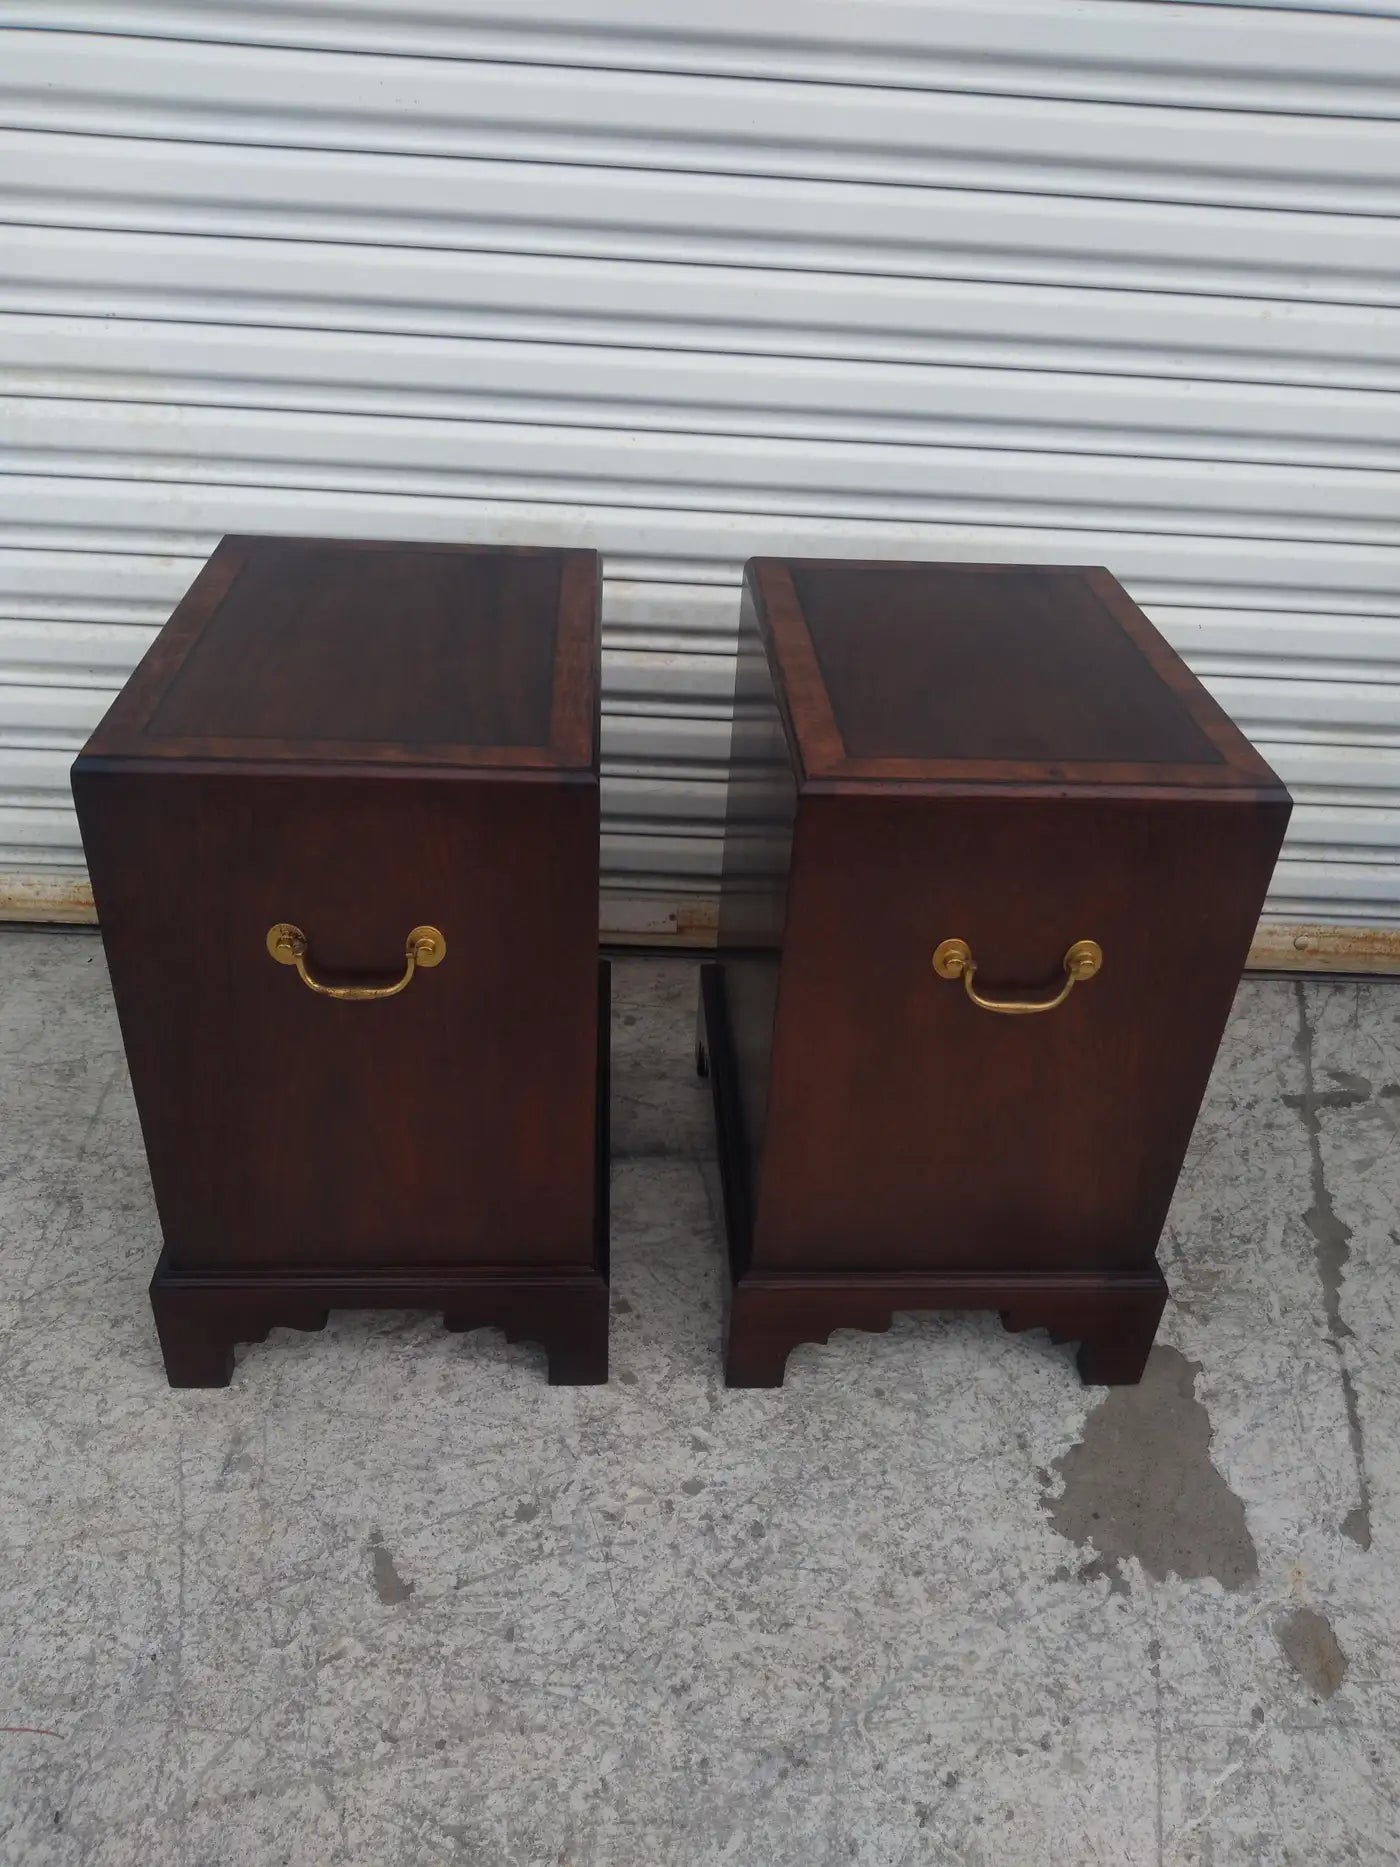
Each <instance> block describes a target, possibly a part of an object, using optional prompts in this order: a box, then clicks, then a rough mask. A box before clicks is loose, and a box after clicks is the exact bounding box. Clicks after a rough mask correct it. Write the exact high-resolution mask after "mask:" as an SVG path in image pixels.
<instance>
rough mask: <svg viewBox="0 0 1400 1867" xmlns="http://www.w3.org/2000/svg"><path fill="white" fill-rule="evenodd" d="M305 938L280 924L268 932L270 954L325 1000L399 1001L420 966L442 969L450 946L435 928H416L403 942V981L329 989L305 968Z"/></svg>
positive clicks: (329, 987)
mask: <svg viewBox="0 0 1400 1867" xmlns="http://www.w3.org/2000/svg"><path fill="white" fill-rule="evenodd" d="M306 948H307V939H306V935H305V934H304V933H303V932H302V931H301V929H300V927H294V926H293V925H292V923H291V922H290V921H278V922H277V923H276V925H275V926H273V927H269V928H268V930H267V950H268V952H269V953H270V954H271V955H272V957H273V958H274V959H275V960H276V961H277V964H278V965H279V966H295V967H296V969H297V977H298V978H299V979H300V980H301V982H302V984H303V985H304V986H307V987H308V988H309V989H310V990H311V991H313V992H319V993H320V994H321V996H322V997H323V998H343V999H351V1000H359V1001H363V1000H365V999H371V998H396V997H397V996H398V994H399V993H400V992H402V991H405V990H406V989H407V987H408V985H409V982H410V981H411V980H412V978H413V975H414V973H415V972H416V971H417V969H418V968H419V967H420V966H440V965H441V964H442V962H443V960H444V959H445V958H446V957H447V942H446V940H444V939H443V937H442V935H441V934H440V933H439V932H438V930H437V928H436V927H415V928H414V929H413V932H412V933H411V934H410V935H409V936H408V939H407V940H406V941H405V942H404V962H405V963H404V970H403V977H402V978H400V979H392V980H391V981H390V982H389V984H388V985H327V984H326V983H325V981H324V980H323V979H313V978H312V976H311V972H310V970H309V968H308V967H307V964H306Z"/></svg>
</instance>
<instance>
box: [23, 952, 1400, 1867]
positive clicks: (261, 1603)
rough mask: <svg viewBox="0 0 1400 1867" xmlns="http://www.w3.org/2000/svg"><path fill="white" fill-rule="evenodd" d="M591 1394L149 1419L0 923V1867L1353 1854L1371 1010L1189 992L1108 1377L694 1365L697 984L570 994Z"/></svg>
mask: <svg viewBox="0 0 1400 1867" xmlns="http://www.w3.org/2000/svg"><path fill="white" fill-rule="evenodd" d="M614 1004H615V1010H614V1033H613V1041H614V1059H615V1061H614V1079H615V1092H614V1134H615V1141H616V1149H617V1161H616V1165H615V1169H614V1185H613V1207H614V1243H613V1256H614V1305H613V1307H614V1324H613V1370H614V1379H613V1381H612V1382H611V1384H610V1385H609V1386H608V1387H607V1388H575V1389H570V1388H550V1387H548V1386H546V1384H545V1382H544V1378H543V1357H542V1356H541V1355H540V1354H539V1353H538V1351H536V1350H534V1349H531V1348H529V1347H528V1346H517V1347H509V1346H507V1345H506V1344H505V1343H504V1342H503V1341H502V1339H501V1338H500V1337H499V1336H498V1335H496V1334H493V1333H492V1332H490V1331H479V1332H477V1333H474V1334H472V1335H470V1336H466V1337H453V1336H448V1335H447V1334H445V1333H444V1332H443V1331H442V1330H441V1329H440V1328H438V1327H437V1326H436V1324H435V1323H434V1322H433V1321H431V1320H428V1319H424V1318H421V1317H413V1316H403V1315H391V1316H379V1317H368V1316H356V1315H344V1316H337V1317H334V1318H333V1319H332V1321H331V1324H330V1326H329V1328H328V1329H327V1330H326V1331H325V1333H324V1334H322V1335H310V1336H303V1335H299V1334H296V1333H293V1332H289V1331H278V1332H276V1333H275V1334H274V1335H273V1336H272V1337H271V1338H270V1340H269V1341H268V1342H266V1343H263V1344H260V1345H257V1346H256V1347H252V1348H249V1349H247V1350H244V1351H242V1353H241V1355H240V1359H239V1366H238V1370H237V1372H236V1374H235V1377H234V1384H233V1386H232V1387H231V1388H230V1389H229V1390H228V1391H227V1392H224V1393H214V1394H198V1393H195V1394H172V1393H171V1392H170V1391H169V1390H168V1389H167V1388H166V1387H165V1385H164V1382H163V1380H162V1377H161V1372H160V1365H159V1359H158V1356H157V1352H156V1343H155V1337H154V1332H153V1330H152V1327H151V1323H150V1316H149V1311H148V1309H147V1306H146V1299H145V1285H146V1281H147V1279H148V1277H149V1274H150V1269H151V1265H152V1263H153V1262H154V1259H155V1255H156V1250H157V1234H156V1229H155V1221H154V1215H153V1212H152V1209H151V1204H150V1194H149V1187H148V1184H147V1180H146V1173H145V1166H144V1161H143V1157H142V1153H141V1147H140V1139H139V1134H138V1130H137V1126H136V1120H135V1113H134V1110H133V1107H132V1104H131V1098H130V1093H129V1089H128V1085H127V1081H126V1074H125V1069H124V1065H123V1062H122V1057H121V1048H120V1043H119V1040H118V1036H117V1030H116V1023H115V1019H114V1017H113V1014H112V1010H111V1004H110V999H109V997H108V994H107V988H106V979H105V974H104V970H103V965H102V955H101V947H100V945H99V943H98V942H97V940H96V939H95V937H93V936H92V935H90V934H86V933H80V932H74V933H67V934H64V933H50V932H41V931H38V930H23V929H15V930H7V931H0V1506H2V1507H3V1510H2V1513H0V1537H3V1539H4V1558H5V1559H4V1563H3V1566H2V1567H0V1726H3V1727H4V1728H3V1729H2V1730H0V1861H3V1862H6V1863H10V1862H23V1863H25V1864H26V1867H31V1864H32V1867H78V1864H80V1863H81V1864H82V1867H87V1864H88V1863H101V1864H103V1867H107V1864H111V1867H116V1864H117V1863H120V1864H122V1867H127V1864H128V1863H131V1864H134V1863H140V1864H141V1867H166V1864H167V1863H169V1864H170V1867H177V1864H178V1867H212V1864H213V1863H218V1867H245V1864H247V1867H264V1864H265V1863H272V1862H277V1863H286V1864H287V1867H326V1864H328V1863H329V1864H337V1863H357V1864H358V1863H372V1864H373V1867H400V1864H401V1863H419V1862H424V1863H436V1862H471V1863H478V1862H479V1863H489V1864H490V1867H497V1864H501V1867H516V1864H519V1867H546V1864H548V1867H561V1864H563V1867H569V1864H572V1867H634V1864H636V1867H643V1864H644V1867H672V1864H675V1867H691V1864H692V1863H694V1864H696V1867H711V1864H714V1867H719V1864H721V1863H738V1864H739V1867H750V1864H753V1867H759V1864H761V1867H799V1864H800V1867H824V1864H826V1863H848V1862H855V1863H858V1864H864V1867H911V1864H913V1863H924V1862H930V1863H945V1862H946V1863H961V1864H963V1867H991V1864H992V1863H996V1867H1021V1864H1022V1863H1024V1864H1025V1867H1043V1863H1045V1862H1046V1861H1055V1862H1063V1863H1065V1864H1066V1867H1075V1864H1077V1863H1080V1862H1085V1863H1088V1862H1102V1863H1107V1864H1108V1867H1137V1864H1138V1863H1144V1864H1150V1867H1167V1864H1170V1867H1226V1864H1227V1863H1236V1862H1238V1863H1265V1864H1267V1867H1284V1864H1285V1863H1300V1864H1301V1863H1307V1864H1308V1867H1312V1864H1314V1863H1319V1862H1333V1861H1337V1862H1344V1861H1345V1862H1360V1863H1377V1862H1386V1861H1400V1816H1398V1815H1397V1802H1398V1800H1400V1743H1397V1737H1398V1736H1400V1561H1398V1560H1397V1530H1398V1529H1400V1453H1397V1447H1400V1281H1398V1280H1397V1267H1398V1257H1397V1254H1398V1253H1400V1245H1398V1244H1397V1239H1396V1229H1397V1213H1400V1148H1398V1147H1397V1145H1396V1136H1397V1124H1400V1094H1397V1091H1396V1088H1395V1085H1396V1084H1397V1082H1400V986H1395V985H1388V984H1376V985H1370V986H1356V985H1352V984H1311V983H1308V984H1303V985H1295V984H1293V983H1275V982H1267V981H1252V982H1249V983H1246V984H1245V985H1244V986H1243V987H1242V988H1241V991H1240V994H1239V998H1238V1001H1237V1004H1236V1007H1235V1012H1234V1016H1233V1018H1232V1021H1231V1025H1230V1029H1229V1032H1228V1034H1227V1037H1226V1042H1225V1046H1224V1050H1223V1052H1222V1056H1221V1060H1220V1065H1219V1067H1218V1069H1217V1071H1216V1074H1215V1077H1214V1080H1213V1082H1212V1085H1211V1089H1210V1092H1209V1095H1208V1097H1207V1101H1206V1106H1205V1108H1204V1110H1203V1112H1202V1116H1201V1121H1200V1124H1199V1126H1198V1129H1197V1133H1196V1137H1195V1141H1194V1143H1193V1146H1192V1150H1191V1154H1190V1157H1189V1160H1188V1163H1187V1167H1186V1172H1185V1174H1184V1176H1183V1180H1182V1184H1181V1187H1180V1190H1179V1193H1178V1196H1177V1199H1176V1201H1175V1204H1174V1205H1173V1208H1172V1214H1171V1219H1170V1222H1169V1226H1168V1230H1167V1233H1166V1235H1165V1237H1164V1239H1163V1246H1162V1259H1163V1263H1164V1267H1165V1269H1166V1271H1167V1274H1168V1277H1169V1279H1170V1280H1171V1282H1172V1286H1173V1291H1174V1300H1173V1302H1172V1303H1171V1305H1170V1306H1169V1307H1168V1311H1167V1315H1166V1318H1165V1320H1164V1324H1163V1329H1162V1333H1161V1336H1160V1338H1159V1341H1160V1346H1159V1349H1158V1351H1157V1353H1156V1354H1155V1355H1154V1358H1153V1364H1152V1370H1151V1375H1150V1378H1149V1381H1148V1383H1147V1384H1146V1385H1145V1386H1144V1388H1142V1389H1141V1390H1138V1392H1137V1393H1135V1394H1134V1393H1131V1392H1128V1391H1122V1392H1115V1393H1110V1394H1105V1392H1104V1390H1102V1389H1100V1390H1086V1389H1083V1388H1081V1387H1080V1386H1079V1384H1078V1382H1077V1379H1076V1377H1075V1375H1074V1371H1073V1365H1072V1358H1071V1352H1070V1350H1068V1349H1065V1348H1054V1347H1052V1346H1051V1345H1050V1343H1049V1342H1048V1341H1047V1340H1046V1338H1045V1337H1044V1335H1043V1334H1031V1335H1028V1336H1015V1337H1012V1336H1007V1335H1005V1334H1004V1333H1003V1332H1002V1330H1001V1329H1000V1328H999V1327H998V1325H997V1323H996V1322H995V1320H994V1319H993V1318H991V1317H983V1316H972V1317H906V1318H901V1319H900V1320H899V1321H898V1322H897V1323H896V1325H895V1327H894V1328H893V1329H892V1330H891V1332H890V1333H889V1335H887V1336H867V1335H861V1334H855V1333H838V1334H837V1335H836V1336H835V1337H834V1338H833V1340H832V1342H831V1344H830V1345H829V1346H827V1347H823V1348H815V1347H810V1348H803V1349H799V1350H798V1351H797V1352H796V1353H795V1354H794V1356H793V1357H792V1361H791V1364H790V1371H789V1376H788V1382H787V1385H786V1387H784V1388H783V1389H782V1390H781V1391H780V1392H778V1393H765V1392H757V1393H734V1394H730V1393H727V1392H726V1391H725V1390H724V1389H723V1388H722V1386H721V1385H720V1382H719V1372H718V1367H719V1364H718V1340H719V1328H720V1313H721V1312H720V1299H721V1290H720V1253H719V1248H718V1242H717V1238H716V1232H715V1212H716V1189H715V1187H714V1182H713V1169H712V1166H711V1164H710V1162H711V1156H710V1143H709V1124H708V1112H707V1109H706V1105H705V1098H704V1092H703V1089H702V1088H701V1086H700V1085H698V1084H697V1083H696V1082H695V1081H694V1080H693V1078H692V1077H691V1075H690V1068H691V1047H692V1033H693V1010H694V972H693V968H692V967H690V966H689V965H687V964H685V963H684V962H681V961H674V962H671V961H667V962H652V961H631V962H627V963H626V964H623V965H620V966H619V967H618V969H617V972H616V975H615V985H614Z"/></svg>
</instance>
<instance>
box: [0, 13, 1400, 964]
mask: <svg viewBox="0 0 1400 1867" xmlns="http://www.w3.org/2000/svg"><path fill="white" fill-rule="evenodd" d="M1397 14H1400V7H1396V6H1390V5H1385V6H1381V5H1370V6H1366V5H1356V4H1353V5H1350V6H1349V7H1348V8H1347V9H1346V10H1345V11H1342V10H1330V9H1328V8H1327V7H1325V6H1322V5H1320V4H1318V0H1313V4H1312V5H1311V7H1310V8H1308V9H1303V8H1301V7H1296V6H1286V5H1277V6H1268V7H1266V6H1223V5H1215V4H1207V3H1199V4H1189V5H1175V6H1173V5H1157V4H1142V3H1139V0H1088V3H1086V4H1078V5H1075V6H1073V7H1070V6H1065V5H1063V4H1062V3H1061V0H1040V3H1037V0H1019V3H1008V4H1000V5H997V4H953V3H952V0H947V3H939V0H928V3H927V4H911V5H891V4H885V3H884V0H865V3H864V4H861V5H858V6H856V5H849V4H840V3H835V0H804V3H802V4H799V3H798V0H693V3H692V4H691V5H689V6H687V7H686V8H684V9H679V8H678V9H674V10H672V9H666V8H661V7H657V6H655V5H654V4H651V3H650V0H520V3H519V4H513V5H511V6H509V7H486V6H482V5H477V4H473V3H472V0H457V3H455V4H453V3H449V0H414V3H413V4H411V5H399V4H395V3H394V0H286V3H282V0H277V3H274V0H206V3H205V4H201V5H200V6H198V7H191V6H189V5H188V4H186V0H44V3H43V4H42V5H41V4H37V0H35V3H31V4H29V5H16V4H6V3H4V0H0V24H3V26H4V31H3V34H2V35H0V219H2V220H3V221H4V223H5V226H4V231H3V260H0V368H3V371H4V383H3V392H4V393H3V402H0V871H2V872H3V878H0V911H8V912H10V913H12V914H14V913H23V912H28V913H32V914H53V913H65V912H72V913H79V912H81V911H82V907H83V902H84V896H83V893H82V869H81V854H80V851H79V847H78V839H77V832H76V826H75V824H74V820H73V816H72V813H71V810H70V807H69V803H68V793H67V768H68V763H69V760H70V757H71V754H72V752H73V750H74V749H75V747H76V746H77V745H78V744H79V743H80V741H81V740H82V738H83V737H84V735H85V733H86V731H87V729H88V728H89V727H90V726H91V724H92V723H93V721H94V720H95V719H96V718H97V716H98V715H99V713H100V712H101V710H102V709H103V707H104V706H105V704H106V702H107V700H108V699H109V697H110V696H111V694H112V693H113V692H114V691H115V689H116V688H117V687H118V686H119V684H120V683H121V681H122V679H123V677H124V676H125V674H126V672H127V671H128V669H129V668H130V667H131V665H132V664H133V662H134V661H135V660H136V658H137V656H138V655H139V653H140V652H141V650H142V648H143V646H144V644H145V643H146V641H147V640H148V639H149V637H150V633H151V631H152V630H153V629H154V628H155V627H156V626H157V625H158V624H159V623H160V622H161V620H162V619H163V618H164V616H165V615H166V614H167V612H168V611H169V609H170V607H171V605H172V603H173V602H174V600H175V598H176V597H177V596H178V595H179V594H180V592H181V591H182V589H183V588H184V587H185V585H186V584H187V583H188V582H189V580H190V578H191V577H192V576H193V574H194V572H195V570H196V569H197V567H198V564H199V562H200V561H201V560H202V558H203V557H204V556H205V554H206V553H207V552H208V550H209V549H210V547H211V546H212V544H213V542H214V541H215V539H216V538H217V537H218V536H219V535H220V534H221V533H223V532H225V531H239V530H242V531H249V530H252V531H273V532H278V531H280V532H288V531H295V532H313V533H326V534H350V535H359V536H381V537H394V536H398V537H417V538H428V539H431V538H454V539H477V540H517V541H537V542H558V543H569V544H589V545H594V546H597V547H598V548H599V549H600V550H601V551H602V552H603V553H604V555H605V562H606V573H607V584H606V595H605V605H604V615H605V628H606V701H605V736H604V751H605V781H606V795H605V809H606V826H605V849H604V860H605V869H606V884H607V886H606V893H605V904H604V925H605V928H607V929H609V930H612V931H617V930H620V929H629V928H630V929H632V930H634V931H645V930H653V931H658V932H661V931H667V930H670V931H672V932H675V931H680V932H681V933H682V934H689V935H696V936H699V935H703V933H704V931H705V929H706V927H707V925H708V924H710V917H711V915H712V907H711V891H712V888H713V884H714V880H715V876H716V872H717V864H718V853H719V845H718V826H719V815H720V812H721V809H722V801H723V777H724V769H723V768H724V758H725V752H726V747H727V739H728V730H727V702H728V694H729V683H730V671H731V660H730V655H731V644H732V640H733V635H734V628H735V621H736V585H737V578H738V573H739V567H740V565H741V564H742V562H743V560H744V558H745V557H747V556H749V555H750V554H752V553H754V552H759V551H762V552H809V553H811V552H821V553H827V554H832V555H845V554H850V555H870V556H879V555H885V556H891V557H915V556H928V557H944V558H960V559H972V560H976V559H983V560H1022V561H1038V562H1054V561H1061V562H1077V563H1103V564H1107V565H1109V566H1110V567H1111V568H1112V569H1114V570H1115V571H1116V572H1117V573H1118V574H1119V576H1120V577H1121V578H1122V579H1123V581H1124V582H1125V583H1126V584H1127V586H1128V587H1129V589H1130V590H1131V591H1132V592H1133V594H1134V595H1135V596H1136V597H1137V598H1138V600H1139V601H1140V602H1141V603H1142V604H1143V605H1144V606H1145V608H1146V609H1147V610H1148V612H1149V614H1150V615H1151V616H1152V617H1153V618H1154V620H1155V621H1156V622H1157V623H1158V625H1159V626H1160V627H1161V628H1162V629H1163V630H1164V631H1165V632H1166V633H1167V635H1168V636H1169V637H1170V638H1171V640H1172V641H1173V642H1174V643H1176V645H1177V646H1178V647H1179V648H1180V649H1181V650H1182V651H1183V653H1184V654H1185V655H1186V657H1187V659H1188V660H1189V661H1190V662H1191V663H1192V665H1193V666H1194V667H1195V668H1196V669H1197V670H1198V671H1199V672H1200V673H1201V674H1202V675H1203V676H1204V678H1205V679H1206V680H1207V681H1208V682H1209V684H1210V685H1211V687H1212V688H1213V690H1214V691H1215V693H1216V694H1217V695H1218V696H1219V698H1220V699H1221V700H1222V701H1223V703H1224V704H1225V705H1226V706H1227V707H1228V708H1229V710H1230V711H1231V713H1233V714H1234V716H1235V717H1236V718H1237V719H1238V720H1239V721H1240V722H1241V724H1242V725H1243V726H1244V727H1245V729H1246V730H1247V731H1248V732H1249V733H1250V734H1251V735H1252V736H1253V737H1254V738H1255V740H1256V741H1257V742H1258V743H1259V744H1260V746H1261V747H1262V748H1263V750H1264V752H1265V753H1266V755H1267V756H1268V757H1269V758H1270V759H1271V760H1272V761H1273V763H1274V764H1275V765H1276V766H1277V768H1278V769H1279V771H1280V772H1281V773H1282V775H1283V776H1284V777H1285V778H1286V779H1287V780H1288V782H1289V783H1290V785H1291V786H1292V787H1293V789H1294V792H1295V795H1296V797H1297V799H1298V809H1297V811H1296V813H1295V816H1294V823H1293V829H1292V831H1291V834H1290V838H1289V842H1288V845H1287V848H1286V852H1285V856H1284V859H1283V861H1282V863H1281V865H1280V868H1279V872H1278V876H1277V880H1276V884H1275V891H1274V894H1273V896H1272V898H1271V902H1270V914H1271V916H1272V918H1273V920H1274V921H1275V922H1277V923H1281V924H1287V931H1286V932H1276V933H1275V934H1273V935H1271V936H1269V937H1268V938H1266V939H1265V941H1264V943H1263V945H1262V946H1261V948H1260V951H1261V953H1265V954H1266V955H1268V954H1273V953H1276V952H1277V951H1278V950H1279V948H1280V946H1284V947H1286V948H1287V949H1288V950H1289V951H1301V952H1303V953H1304V955H1305V956H1308V955H1310V954H1311V955H1313V956H1317V955H1320V954H1321V953H1322V952H1323V949H1324V948H1327V945H1328V941H1329V940H1330V941H1332V942H1333V944H1334V945H1335V943H1336V942H1337V941H1341V942H1342V944H1343V945H1345V943H1346V938H1347V936H1346V935H1344V934H1333V935H1327V936H1320V937H1314V938H1315V944H1314V946H1313V947H1311V948H1309V947H1308V946H1307V945H1306V941H1307V939H1308V938H1309V937H1310V936H1306V935H1303V936H1297V937H1298V938H1301V939H1303V941H1304V942H1305V944H1304V946H1303V947H1302V948H1295V946H1294V941H1295V934H1294V931H1293V925H1292V924H1294V923H1309V924H1324V925H1326V926H1329V927H1331V928H1334V929H1350V930H1351V937H1353V938H1354V940H1355V941H1357V942H1359V943H1360V945H1362V946H1365V945H1366V944H1367V943H1368V942H1369V943H1370V949H1371V950H1372V951H1373V952H1375V953H1383V952H1386V951H1396V952H1400V811H1398V810H1397V804H1400V477H1397V473H1396V466H1397V460H1400V421H1398V420H1397V415H1400V224H1398V223H1400V126H1398V125H1397V122H1396V117H1397V114H1400V21H1398V20H1397ZM1317 938H1320V939H1321V945H1320V946H1319V945H1317V944H1316V939H1317ZM1271 941H1272V944H1271V943H1270V942H1271Z"/></svg>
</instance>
